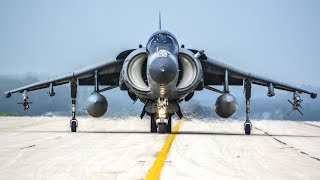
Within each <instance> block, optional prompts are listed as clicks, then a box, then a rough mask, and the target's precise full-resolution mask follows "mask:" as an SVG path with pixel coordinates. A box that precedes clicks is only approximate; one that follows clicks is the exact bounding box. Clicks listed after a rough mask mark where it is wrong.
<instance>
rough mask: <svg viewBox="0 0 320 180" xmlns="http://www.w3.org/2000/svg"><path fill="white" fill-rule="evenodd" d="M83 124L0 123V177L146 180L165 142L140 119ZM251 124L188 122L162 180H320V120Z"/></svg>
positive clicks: (48, 120)
mask: <svg viewBox="0 0 320 180" xmlns="http://www.w3.org/2000/svg"><path fill="white" fill-rule="evenodd" d="M78 121H79V128H78V130H79V132H77V133H71V132H69V131H70V129H69V126H68V125H69V117H0V145H1V146H0V179H3V180H8V179H10V180H13V179H59V180H61V179H68V180H73V179H108V180H109V179H121V180H122V179H144V178H145V176H146V175H147V173H148V171H149V169H150V168H151V167H152V166H153V163H154V161H155V159H156V158H157V155H158V153H159V151H160V150H161V148H162V146H163V145H164V143H165V142H166V140H167V138H168V135H167V134H166V135H160V134H150V133H149V132H148V131H149V127H150V122H149V121H148V120H140V119H138V118H136V117H129V118H126V119H124V118H122V119H117V118H102V119H93V118H84V117H81V118H78ZM174 123H175V122H174ZM253 125H254V128H253V130H252V135H250V136H246V135H244V132H243V129H242V128H243V121H238V120H234V121H231V120H230V121H229V120H227V121H222V120H211V121H206V120H195V119H193V120H188V119H186V120H184V121H183V122H182V124H181V127H180V129H179V131H178V133H177V134H176V136H175V139H174V140H173V143H172V145H171V148H170V150H169V153H168V155H167V158H166V160H165V162H164V165H163V168H162V171H161V174H160V179H320V122H294V121H275V120H272V121H271V120H262V121H253Z"/></svg>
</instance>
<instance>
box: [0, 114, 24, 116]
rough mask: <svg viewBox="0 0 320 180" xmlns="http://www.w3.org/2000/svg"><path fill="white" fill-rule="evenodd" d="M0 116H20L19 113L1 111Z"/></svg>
mask: <svg viewBox="0 0 320 180" xmlns="http://www.w3.org/2000/svg"><path fill="white" fill-rule="evenodd" d="M0 116H20V115H19V114H10V113H0Z"/></svg>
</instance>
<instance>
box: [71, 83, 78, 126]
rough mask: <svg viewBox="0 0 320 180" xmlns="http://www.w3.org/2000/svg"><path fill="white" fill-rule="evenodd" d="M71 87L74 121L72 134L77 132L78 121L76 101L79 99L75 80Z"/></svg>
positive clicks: (72, 122)
mask: <svg viewBox="0 0 320 180" xmlns="http://www.w3.org/2000/svg"><path fill="white" fill-rule="evenodd" d="M70 87H71V99H72V100H71V102H72V119H71V121H70V128H71V132H77V127H78V121H77V119H76V99H77V81H76V80H73V81H71V84H70Z"/></svg>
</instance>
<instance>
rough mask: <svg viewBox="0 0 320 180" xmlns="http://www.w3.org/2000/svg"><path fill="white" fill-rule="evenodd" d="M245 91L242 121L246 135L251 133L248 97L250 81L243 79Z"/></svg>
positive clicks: (249, 95) (249, 94) (249, 96)
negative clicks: (244, 114) (244, 109)
mask: <svg viewBox="0 0 320 180" xmlns="http://www.w3.org/2000/svg"><path fill="white" fill-rule="evenodd" d="M244 87H245V93H246V122H245V123H244V132H245V134H246V135H250V134H251V129H252V124H251V122H250V119H249V116H250V98H251V81H250V80H248V79H246V80H245V86H244Z"/></svg>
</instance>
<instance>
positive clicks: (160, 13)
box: [159, 11, 161, 30]
mask: <svg viewBox="0 0 320 180" xmlns="http://www.w3.org/2000/svg"><path fill="white" fill-rule="evenodd" d="M159 30H161V12H160V11H159Z"/></svg>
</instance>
